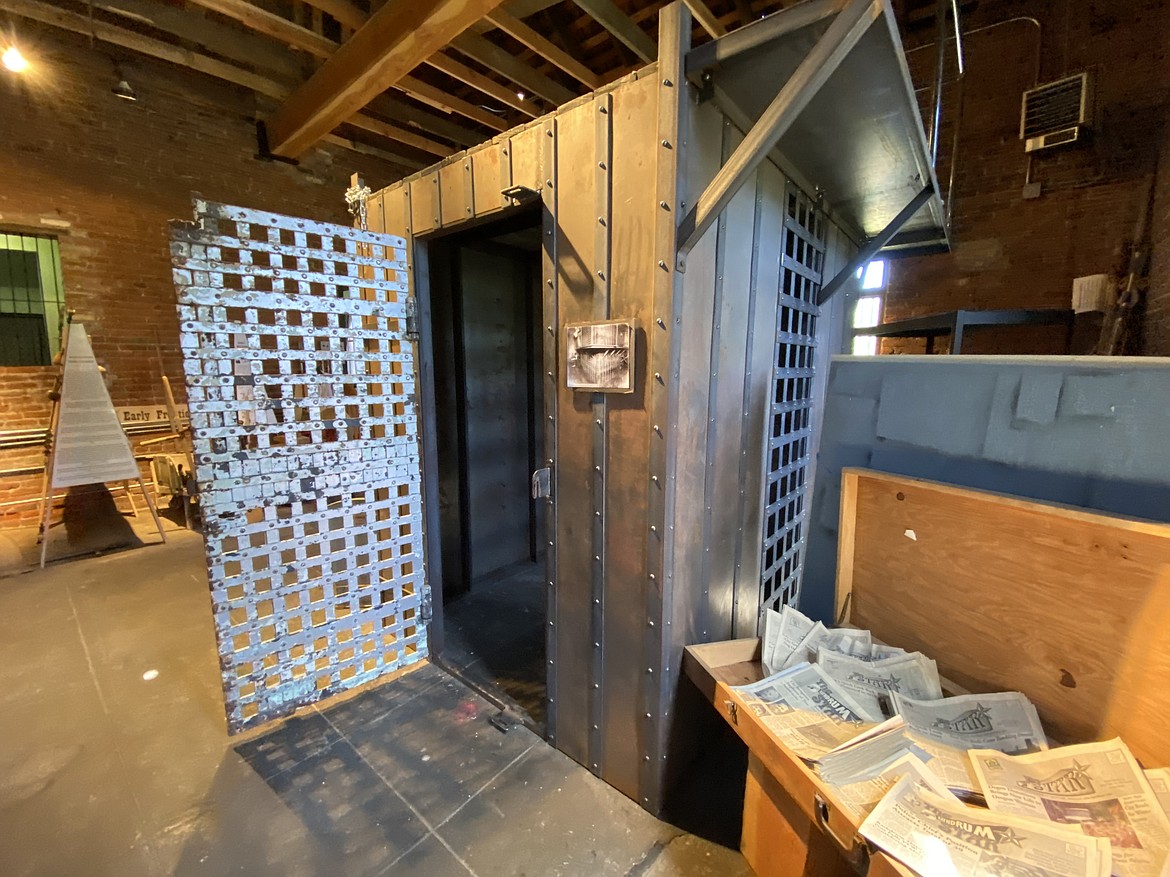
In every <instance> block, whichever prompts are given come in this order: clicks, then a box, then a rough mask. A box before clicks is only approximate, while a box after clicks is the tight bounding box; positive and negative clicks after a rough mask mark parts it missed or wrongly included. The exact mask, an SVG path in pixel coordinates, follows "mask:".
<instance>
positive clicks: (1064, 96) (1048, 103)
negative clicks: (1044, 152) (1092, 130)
mask: <svg viewBox="0 0 1170 877" xmlns="http://www.w3.org/2000/svg"><path fill="white" fill-rule="evenodd" d="M1091 108H1092V100H1091V95H1090V94H1089V74H1088V73H1077V74H1076V75H1074V76H1066V77H1065V78H1063V79H1057V80H1056V81H1054V82H1048V83H1045V84H1044V85H1039V86H1037V87H1036V88H1032V89H1029V90H1028V91H1025V92H1024V100H1023V104H1022V106H1021V108H1020V139H1021V140H1023V141H1024V151H1025V152H1035V151H1036V150H1038V149H1047V148H1050V147H1053V146H1061V145H1063V144H1066V143H1075V142H1077V141H1078V140H1079V139H1080V137H1081V131H1082V129H1083V128H1084V127H1085V126H1086V125H1088V124H1089V112H1090V109H1091Z"/></svg>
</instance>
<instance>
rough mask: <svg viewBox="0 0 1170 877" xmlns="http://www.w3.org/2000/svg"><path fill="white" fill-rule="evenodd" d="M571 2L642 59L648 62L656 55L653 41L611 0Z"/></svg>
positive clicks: (579, 0) (575, 0)
mask: <svg viewBox="0 0 1170 877" xmlns="http://www.w3.org/2000/svg"><path fill="white" fill-rule="evenodd" d="M573 2H574V3H576V4H577V5H578V6H579V7H581V10H582V11H583V12H586V13H588V14H589V16H590V17H591V18H593V19H594V20H595V21H596V22H597V23H598V24H600V25H601V26H602V27H604V28H605V29H606V30H607V31H609V32H610V33H611V34H613V35H614V36H615V37H616V38H617V39H618V40H620V41H621V42H622V43H623V44H624V45H625V46H626V47H627V48H628V49H629V50H630V51H631V52H633V53H634V54H635V55H637V56H638V57H639V58H641V59H642V60H643V61H646V62H650V61H653V60H655V59H656V58H657V57H658V47H657V46H656V45H654V41H653V40H652V39H650V37H648V36H646V33H645V31H643V30H642V29H641V28H640V27H638V26H637V25H636V24H634V22H632V21H631V20H630V18H629V16H628V15H626V14H625V13H624V12H622V11H621V10H620V9H619V8H618V7H617V6H616V5H615V4H614V2H613V0H573Z"/></svg>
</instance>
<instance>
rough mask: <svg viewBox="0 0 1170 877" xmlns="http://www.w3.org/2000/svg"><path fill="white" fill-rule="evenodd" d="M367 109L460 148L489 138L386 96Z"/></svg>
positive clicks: (447, 119)
mask: <svg viewBox="0 0 1170 877" xmlns="http://www.w3.org/2000/svg"><path fill="white" fill-rule="evenodd" d="M367 109H368V110H369V111H370V112H371V113H377V114H378V115H379V116H382V117H384V118H386V119H389V120H390V121H391V122H394V123H396V124H398V125H401V126H404V127H406V128H409V129H411V130H414V131H420V132H422V133H424V134H433V135H434V136H436V137H442V138H443V139H445V140H450V141H451V142H452V143H458V144H459V145H460V146H475V145H476V144H479V143H483V141H484V137H485V136H487V135H485V134H484V133H483V132H482V131H479V130H477V129H472V128H465V127H464V126H463V125H460V124H459V123H458V122H457V121H454V120H453V119H451V118H450V117H449V115H444V116H439V115H436V114H435V113H431V112H428V111H426V110H424V109H421V108H420V107H416V106H415V105H414V104H411V103H408V102H407V101H404V100H400V99H399V98H396V97H391V96H390V95H386V94H382V95H378V97H376V98H374V99H373V100H372V101H370V103H369V106H368V107H367ZM509 127H510V126H509Z"/></svg>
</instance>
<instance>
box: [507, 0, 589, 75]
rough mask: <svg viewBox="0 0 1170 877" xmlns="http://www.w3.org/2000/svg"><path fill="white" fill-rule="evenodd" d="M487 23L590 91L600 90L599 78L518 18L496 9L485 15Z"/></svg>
mask: <svg viewBox="0 0 1170 877" xmlns="http://www.w3.org/2000/svg"><path fill="white" fill-rule="evenodd" d="M487 21H490V22H491V23H492V24H494V25H495V26H496V27H498V28H499V29H500V30H502V31H503V32H504V33H506V34H507V35H508V36H510V37H512V38H513V39H514V40H516V41H517V42H520V43H523V44H524V45H525V46H527V47H528V48H529V49H531V50H532V51H534V52H536V54H538V55H540V56H541V57H542V58H544V59H545V60H546V61H548V62H550V63H552V64H555V65H556V66H557V67H560V68H561V69H562V70H564V71H565V72H566V73H568V74H569V75H570V76H572V77H573V78H574V79H576V80H577V81H578V82H580V83H581V84H582V85H584V86H585V87H587V88H588V89H590V90H591V91H592V90H595V89H598V88H601V85H602V81H601V77H600V76H598V75H597V74H596V73H594V72H593V71H592V70H590V69H589V68H588V67H586V66H585V65H584V64H582V63H581V62H580V61H578V60H577V59H576V58H574V57H573V56H572V55H570V54H569V53H568V52H566V51H564V50H562V49H561V48H559V47H558V46H557V45H555V44H554V43H552V42H551V41H550V40H548V39H546V38H545V37H544V36H542V35H541V34H539V33H537V32H536V31H535V30H533V29H532V28H531V27H529V26H528V25H527V24H525V23H524V22H523V21H521V20H520V19H519V18H515V17H514V16H512V15H510V14H508V13H507V12H505V11H504V10H503V9H496V10H494V11H492V12H489V13H488V14H487Z"/></svg>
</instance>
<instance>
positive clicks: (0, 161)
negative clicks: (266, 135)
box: [0, 25, 401, 525]
mask: <svg viewBox="0 0 1170 877" xmlns="http://www.w3.org/2000/svg"><path fill="white" fill-rule="evenodd" d="M22 33H24V34H26V36H28V37H30V38H31V41H32V42H33V44H34V48H35V54H34V59H35V61H36V63H37V65H38V66H37V69H36V71H35V75H30V76H28V77H27V78H23V79H17V78H16V77H13V76H11V75H4V76H0V119H2V122H0V127H2V128H3V136H0V180H2V181H3V182H2V183H0V229H4V228H13V229H18V230H19V229H20V228H22V227H23V228H24V229H25V230H28V229H29V228H30V227H31V229H33V230H35V229H38V228H40V229H43V230H44V231H45V232H53V231H54V229H52V228H49V227H47V226H45V225H44V224H43V223H42V220H43V219H46V218H47V219H50V220H54V221H63V222H67V223H68V224H69V228H68V230H67V231H65V232H63V233H61V235H60V252H61V266H62V274H63V279H64V285H65V298H66V304H67V306H68V307H70V308H73V309H75V310H76V311H77V315H76V319H78V320H81V321H83V322H84V323H85V325H86V328H87V330H88V331H89V333H90V337H91V339H92V341H93V347H94V352H95V353H96V355H97V358H98V361H99V362H100V363H101V364H102V365H104V366H105V367H106V369H107V372H108V373H107V382H108V385H109V388H110V394H111V396H112V397H113V401H114V404H115V405H119V406H120V405H157V404H161V403H162V402H163V396H162V388H161V385H160V382H159V361H158V354H157V352H156V351H157V349H159V348H161V351H162V361H163V366H164V367H165V369H166V371H167V373H168V374H169V375H170V377H171V378H172V383H173V384H174V385H175V388H176V393H177V394H178V395H179V396H180V401H182V367H181V360H180V357H179V353H178V325H177V321H176V315H175V293H174V287H173V286H172V284H171V267H170V254H169V249H168V242H167V224H168V222H169V221H170V220H172V219H176V218H178V219H188V218H190V216H191V194H192V192H199V193H201V194H202V195H204V196H206V197H208V198H211V199H214V200H221V201H226V202H228V203H232V204H242V205H246V206H253V207H264V208H267V209H271V210H275V211H278V212H283V213H290V214H294V215H297V216H306V217H310V218H314V219H322V220H330V221H334V222H342V223H346V222H349V216H348V214H347V212H346V209H345V202H344V198H343V194H344V191H345V189H346V187H347V186H348V178H349V174H350V173H352V172H354V171H358V172H360V173H362V174H363V176H364V177H365V179H366V181H367V182H368V184H369V185H370V186H372V187H373V188H374V189H379V188H381V187H383V186H386V185H388V184H389V183H392V182H394V181H395V180H397V179H400V178H401V173H398V172H397V171H396V169H395V168H393V167H391V166H390V165H388V164H383V163H381V162H379V161H377V160H376V159H372V158H370V157H368V156H363V155H358V154H356V153H353V152H350V151H347V150H343V149H329V150H313V151H311V152H310V153H309V154H308V155H306V157H305V159H304V160H303V161H302V163H301V165H300V166H298V167H293V166H291V165H288V164H282V163H274V162H263V161H258V160H257V159H255V158H254V156H255V153H256V135H255V127H254V124H253V121H252V119H253V118H254V117H255V115H256V106H255V102H254V99H253V97H252V96H251V93H250V92H247V91H245V90H243V89H239V88H236V87H234V86H231V85H227V84H224V83H221V82H218V81H216V80H212V79H209V78H207V77H204V76H202V75H201V74H197V73H193V72H190V71H185V70H182V69H180V68H178V67H174V66H171V65H167V64H164V63H162V62H153V61H151V60H149V59H145V58H141V57H139V56H134V58H133V59H132V60H128V61H124V67H125V70H126V73H127V76H128V77H129V78H130V81H131V83H132V85H133V86H134V88H135V90H136V92H137V93H138V96H139V100H138V102H137V103H127V102H125V101H122V100H119V99H118V98H116V97H115V96H114V95H112V94H111V93H110V89H111V88H112V87H113V85H114V71H113V65H112V62H111V60H110V57H109V55H107V54H106V52H105V51H103V47H102V46H101V45H100V44H99V46H98V50H97V51H94V50H91V49H90V48H89V46H88V42H87V41H86V40H85V39H84V38H81V37H74V36H72V35H69V34H64V33H62V32H59V31H52V30H49V29H47V28H38V29H35V30H34V28H33V27H32V26H31V25H30V26H28V27H26V28H22ZM120 57H122V58H125V55H121V56H120ZM0 72H4V73H6V71H0ZM50 371H51V370H50V369H48V368H45V369H33V370H27V369H0V433H3V432H6V431H9V430H14V429H21V428H26V427H29V426H36V425H44V424H46V423H47V415H48V405H47V402H46V399H45V392H46V391H47V389H48V386H49V385H50V384H51V382H52V379H51V377H50V376H49V372H50ZM40 457H41V455H40V451H39V450H37V449H33V450H31V451H24V450H21V451H15V450H13V451H3V450H0V469H8V468H15V467H19V466H24V465H29V461H33V464H35V463H36V462H38V461H39V460H40ZM38 485H39V482H38V479H37V478H36V477H33V478H32V479H24V478H21V479H9V478H4V477H2V476H0V501H5V500H7V501H11V500H13V499H18V498H21V497H24V496H35V494H36V491H37V488H38ZM30 486H31V487H30ZM30 489H31V493H30ZM6 512H7V513H8V514H5V513H6ZM14 512H18V513H19V514H14ZM32 513H35V504H30V505H27V506H3V505H0V525H3V523H4V522H9V523H11V522H12V521H13V520H21V521H25V522H27V521H28V520H29V515H30V514H32Z"/></svg>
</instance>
